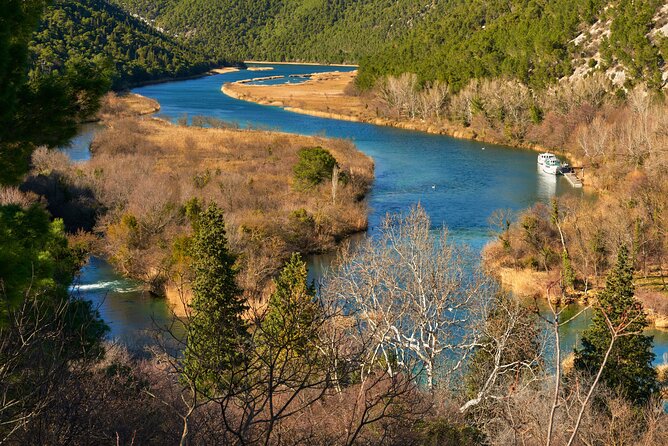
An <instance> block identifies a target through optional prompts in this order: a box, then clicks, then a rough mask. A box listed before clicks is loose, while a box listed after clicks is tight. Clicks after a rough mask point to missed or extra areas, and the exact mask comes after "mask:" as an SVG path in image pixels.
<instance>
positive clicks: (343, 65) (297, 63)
mask: <svg viewBox="0 0 668 446" xmlns="http://www.w3.org/2000/svg"><path fill="white" fill-rule="evenodd" d="M244 63H245V64H256V65H308V66H323V67H349V68H357V67H359V65H352V64H344V63H318V62H271V61H266V60H244Z"/></svg>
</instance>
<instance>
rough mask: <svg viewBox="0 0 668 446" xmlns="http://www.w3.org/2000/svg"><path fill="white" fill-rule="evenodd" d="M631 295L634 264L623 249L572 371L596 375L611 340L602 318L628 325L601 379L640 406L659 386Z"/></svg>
mask: <svg viewBox="0 0 668 446" xmlns="http://www.w3.org/2000/svg"><path fill="white" fill-rule="evenodd" d="M634 292H635V290H634V287H633V263H632V261H631V259H630V258H629V252H628V249H627V248H626V247H625V246H622V247H621V248H620V250H619V253H618V256H617V264H616V265H615V267H614V269H613V270H612V271H611V272H610V274H609V275H608V277H607V280H606V286H605V289H604V290H603V291H602V292H601V293H600V294H599V296H598V302H599V306H600V307H599V308H598V309H597V310H596V312H595V313H594V317H593V319H592V324H591V326H590V327H589V328H588V329H587V331H585V333H584V334H583V337H582V349H576V351H575V368H576V369H577V370H580V371H582V372H584V373H590V374H595V373H596V372H597V370H598V368H599V367H600V364H601V362H602V361H603V357H604V355H605V352H606V350H607V349H608V346H609V344H610V339H611V333H610V330H609V328H608V325H607V323H606V320H605V315H607V316H608V318H609V320H610V322H611V323H612V325H613V327H621V326H624V325H626V324H628V327H626V328H625V330H624V333H627V334H626V335H624V336H621V337H619V338H617V339H616V341H615V345H614V346H613V349H612V351H611V354H610V357H609V359H608V362H607V364H606V366H605V368H604V369H603V373H602V375H601V380H602V382H603V383H605V384H606V386H607V387H608V388H610V389H613V390H618V391H620V392H621V393H622V394H623V395H624V396H626V397H627V398H628V399H629V400H630V401H633V402H634V403H636V404H639V405H641V404H644V403H645V402H647V400H648V399H649V398H650V397H651V395H652V394H653V393H655V392H656V391H657V390H658V384H657V378H656V371H655V370H654V368H653V367H652V361H653V360H654V353H653V352H652V337H651V336H645V335H643V334H642V331H643V329H645V328H646V327H647V320H646V317H645V314H644V313H643V309H642V305H641V304H640V303H639V302H638V301H637V300H636V299H635V297H634ZM604 312H605V313H604Z"/></svg>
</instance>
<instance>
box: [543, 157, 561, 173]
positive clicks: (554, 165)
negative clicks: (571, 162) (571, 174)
mask: <svg viewBox="0 0 668 446" xmlns="http://www.w3.org/2000/svg"><path fill="white" fill-rule="evenodd" d="M543 172H545V173H547V174H550V175H557V174H559V173H561V161H559V160H558V159H557V158H556V157H554V158H547V159H546V160H545V161H544V162H543Z"/></svg>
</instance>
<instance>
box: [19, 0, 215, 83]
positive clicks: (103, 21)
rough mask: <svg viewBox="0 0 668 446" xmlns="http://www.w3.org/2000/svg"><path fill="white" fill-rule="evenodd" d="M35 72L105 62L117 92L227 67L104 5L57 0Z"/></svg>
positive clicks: (35, 46)
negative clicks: (113, 73)
mask: <svg viewBox="0 0 668 446" xmlns="http://www.w3.org/2000/svg"><path fill="white" fill-rule="evenodd" d="M30 51H31V58H32V66H33V70H38V71H45V72H50V71H54V70H56V71H58V70H62V68H63V67H64V66H65V64H66V63H67V61H68V60H70V59H73V58H76V57H82V58H85V59H93V58H95V57H98V58H99V57H106V58H107V59H109V60H110V61H112V63H113V64H114V68H115V71H116V76H115V77H114V79H113V86H114V87H115V88H122V87H125V86H128V85H133V84H137V83H141V82H145V81H150V80H156V79H162V78H170V77H182V76H188V75H192V74H199V73H203V72H205V71H207V70H209V69H211V68H213V67H216V66H221V65H224V64H227V61H226V60H225V59H223V58H221V57H214V56H212V55H210V54H208V53H206V52H204V51H202V50H200V49H199V47H198V46H197V45H194V44H193V43H192V42H189V43H188V44H184V43H183V42H181V41H179V39H177V38H175V37H172V36H169V35H167V34H164V33H162V32H160V31H159V30H157V29H155V28H154V27H153V26H151V25H150V24H148V23H145V22H144V21H142V20H140V19H139V18H135V17H132V16H131V15H129V14H128V13H126V12H125V11H123V10H122V9H120V8H118V7H116V6H114V5H111V4H109V3H108V2H106V1H104V0H79V1H71V0H57V1H55V2H53V4H52V5H51V6H49V7H48V8H47V10H46V12H45V14H44V16H43V18H42V23H41V26H40V28H39V30H38V31H37V32H36V33H35V35H34V36H33V41H32V43H31V45H30Z"/></svg>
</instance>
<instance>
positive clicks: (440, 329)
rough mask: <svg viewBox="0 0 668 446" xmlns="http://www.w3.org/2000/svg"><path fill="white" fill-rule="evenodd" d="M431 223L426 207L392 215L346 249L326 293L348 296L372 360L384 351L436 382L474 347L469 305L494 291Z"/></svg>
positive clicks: (391, 368) (390, 367)
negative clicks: (353, 247) (371, 235)
mask: <svg viewBox="0 0 668 446" xmlns="http://www.w3.org/2000/svg"><path fill="white" fill-rule="evenodd" d="M430 229H431V228H430V220H429V217H428V216H427V214H426V212H425V211H424V209H423V208H421V207H417V208H414V209H412V210H411V212H410V213H409V214H408V215H406V216H401V215H397V216H388V218H386V220H385V221H384V223H383V224H382V226H381V228H380V230H379V235H378V236H377V237H374V238H369V239H367V240H366V241H365V242H363V243H362V244H361V245H360V246H358V247H357V249H356V250H355V251H354V252H347V253H344V254H343V255H342V257H341V259H340V261H339V267H338V271H337V273H336V276H335V277H333V278H331V279H330V280H329V283H328V286H327V290H326V292H327V293H329V294H330V299H338V300H340V301H343V302H346V308H347V311H348V315H349V317H350V318H353V319H354V320H355V321H356V324H358V325H359V326H360V327H361V331H362V332H364V333H366V334H367V336H368V338H369V339H370V340H372V342H373V344H374V345H373V346H372V347H371V348H370V352H372V354H373V357H372V358H371V362H374V361H376V359H377V358H382V360H383V362H384V363H385V365H386V368H387V371H388V373H389V374H390V375H393V374H395V373H397V372H398V370H395V368H397V367H398V368H399V370H401V371H402V372H403V373H406V372H407V371H408V372H409V373H410V370H413V369H414V366H415V364H414V363H415V362H416V361H417V364H418V365H419V368H420V369H422V370H424V374H425V379H426V384H427V386H428V387H429V388H430V389H434V388H435V387H436V385H437V383H438V382H437V381H438V380H439V379H444V380H445V379H447V378H448V377H449V376H450V375H451V374H452V372H454V371H455V370H457V369H460V368H461V366H462V363H463V361H464V359H465V357H466V356H467V355H468V353H469V352H470V351H471V349H472V348H473V345H474V344H475V342H474V340H473V339H472V338H471V336H472V332H471V330H470V328H471V327H472V319H473V314H472V311H471V310H472V308H473V307H474V303H475V302H477V301H478V300H481V299H484V298H485V297H486V296H488V295H489V293H488V288H489V287H490V283H489V282H488V281H486V280H484V279H483V278H482V276H481V275H479V274H476V273H475V267H474V265H473V264H472V263H471V262H470V260H469V259H468V258H467V257H466V256H465V254H464V252H463V250H462V249H460V248H458V247H457V246H455V245H454V244H451V243H450V242H449V241H448V234H447V232H446V231H441V232H438V233H432V232H430ZM446 358H447V359H446ZM446 362H448V363H449V364H448V365H447V366H446V365H445V363H446Z"/></svg>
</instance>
